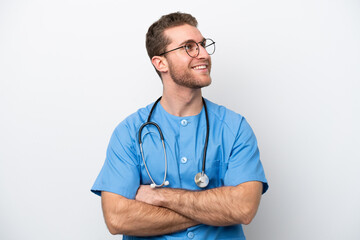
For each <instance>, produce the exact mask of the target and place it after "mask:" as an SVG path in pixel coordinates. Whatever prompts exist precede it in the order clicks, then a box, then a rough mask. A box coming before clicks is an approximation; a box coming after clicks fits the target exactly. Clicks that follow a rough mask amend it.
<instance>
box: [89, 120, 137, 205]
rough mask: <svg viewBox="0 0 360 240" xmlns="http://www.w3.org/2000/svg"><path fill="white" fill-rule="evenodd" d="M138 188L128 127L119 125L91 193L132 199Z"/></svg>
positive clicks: (133, 152)
mask: <svg viewBox="0 0 360 240" xmlns="http://www.w3.org/2000/svg"><path fill="white" fill-rule="evenodd" d="M139 186H140V173H139V166H138V161H137V157H136V154H135V150H134V141H133V140H132V138H131V136H130V133H129V129H128V127H127V126H126V125H125V124H124V122H122V123H120V124H119V125H118V127H117V128H116V129H115V131H114V132H113V134H112V136H111V139H110V143H109V146H108V149H107V153H106V159H105V163H104V165H103V167H102V169H101V171H100V173H99V175H98V177H97V179H96V181H95V183H94V185H93V187H92V188H91V191H92V192H93V193H95V194H97V195H99V196H101V191H107V192H113V193H116V194H119V195H121V196H124V197H126V198H129V199H134V198H135V195H136V191H137V189H138V188H139Z"/></svg>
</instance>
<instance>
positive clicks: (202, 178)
mask: <svg viewBox="0 0 360 240" xmlns="http://www.w3.org/2000/svg"><path fill="white" fill-rule="evenodd" d="M160 100H161V97H159V98H158V99H157V100H156V102H155V103H154V105H153V106H152V108H151V110H150V113H149V116H148V119H147V121H146V122H145V123H143V124H142V125H141V127H140V128H139V135H138V138H139V145H140V152H141V157H142V160H143V163H144V166H145V170H146V172H147V174H148V176H149V178H150V180H151V182H152V184H150V186H151V187H152V188H155V187H162V186H164V185H169V182H168V181H166V176H167V158H166V149H165V141H164V135H163V133H162V131H161V128H160V126H159V125H158V124H157V123H155V122H151V121H150V119H151V116H152V113H153V111H154V109H155V106H156V105H157V103H158V102H159V101H160ZM202 101H203V105H204V110H205V117H206V137H205V145H204V152H203V161H202V169H201V173H199V174H201V175H200V176H198V175H199V174H197V175H196V176H195V183H196V184H197V185H198V186H199V187H201V188H204V187H206V186H207V185H208V183H209V178H208V177H207V176H206V174H205V164H206V152H207V146H208V142H209V131H210V127H209V117H208V112H207V107H206V103H205V99H204V98H202ZM147 125H153V126H155V127H156V128H157V130H158V132H159V134H160V139H161V143H162V145H163V149H164V156H165V171H164V180H163V182H162V183H161V184H160V185H158V184H156V183H155V181H154V179H153V178H152V177H151V174H150V171H149V169H148V167H147V164H146V162H145V158H144V151H143V148H142V140H141V133H142V130H143V128H144V127H146V126H147ZM205 179H206V180H205ZM205 182H206V183H205Z"/></svg>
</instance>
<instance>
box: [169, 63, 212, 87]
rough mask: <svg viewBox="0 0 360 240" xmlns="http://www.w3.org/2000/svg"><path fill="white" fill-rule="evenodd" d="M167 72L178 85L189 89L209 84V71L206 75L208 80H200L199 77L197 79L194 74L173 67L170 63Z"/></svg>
mask: <svg viewBox="0 0 360 240" xmlns="http://www.w3.org/2000/svg"><path fill="white" fill-rule="evenodd" d="M209 66H210V64H209ZM209 71H210V69H209ZM169 73H170V77H171V78H172V79H173V81H174V82H175V83H176V84H177V85H179V86H183V87H187V88H191V89H199V88H203V87H207V86H209V85H210V84H211V77H210V72H209V76H208V77H209V80H208V81H206V82H205V81H202V80H201V79H197V78H196V77H195V76H193V75H192V74H191V72H190V71H181V70H178V69H175V68H174V67H173V66H172V65H170V66H169Z"/></svg>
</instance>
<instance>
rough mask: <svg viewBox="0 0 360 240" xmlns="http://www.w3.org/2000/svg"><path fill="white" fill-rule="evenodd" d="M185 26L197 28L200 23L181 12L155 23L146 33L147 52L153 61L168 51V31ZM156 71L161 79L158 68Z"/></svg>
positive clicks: (163, 17)
mask: <svg viewBox="0 0 360 240" xmlns="http://www.w3.org/2000/svg"><path fill="white" fill-rule="evenodd" d="M184 24H189V25H191V26H194V27H197V25H198V22H197V20H196V18H195V17H193V16H191V15H190V14H188V13H181V12H175V13H170V14H167V15H163V16H162V17H161V18H160V19H159V20H157V21H156V22H154V23H153V24H152V25H151V26H150V27H149V29H148V32H147V33H146V50H147V53H148V55H149V58H150V59H152V58H153V57H154V56H159V55H160V54H162V53H163V52H165V51H166V47H167V46H168V45H169V44H170V39H169V38H168V37H166V36H165V35H164V31H165V30H166V29H168V28H171V27H176V26H181V25H184ZM155 70H156V72H157V74H158V75H159V76H160V78H161V74H160V72H159V71H158V70H157V69H156V68H155Z"/></svg>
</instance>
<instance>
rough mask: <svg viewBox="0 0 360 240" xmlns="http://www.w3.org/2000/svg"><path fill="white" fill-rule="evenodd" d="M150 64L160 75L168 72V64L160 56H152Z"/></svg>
mask: <svg viewBox="0 0 360 240" xmlns="http://www.w3.org/2000/svg"><path fill="white" fill-rule="evenodd" d="M151 62H152V64H153V65H154V67H155V68H156V70H158V71H159V72H161V73H166V72H167V71H168V63H167V61H166V58H164V57H161V56H154V57H152V59H151Z"/></svg>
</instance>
